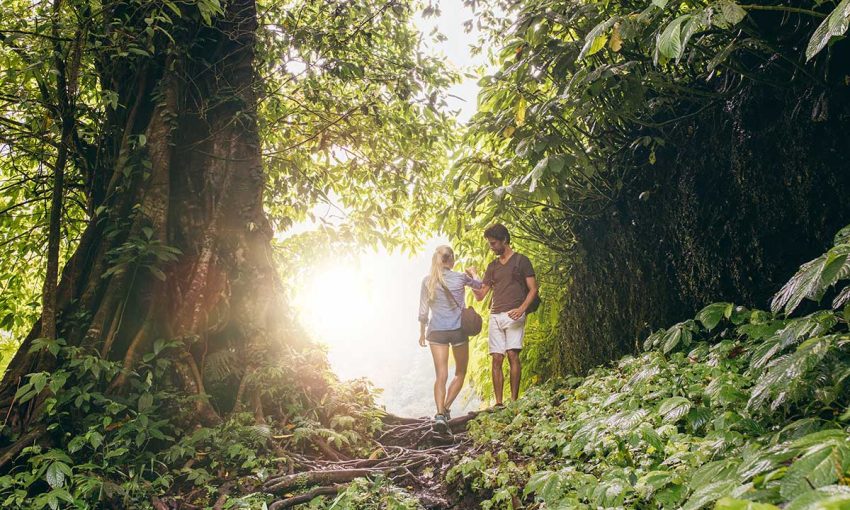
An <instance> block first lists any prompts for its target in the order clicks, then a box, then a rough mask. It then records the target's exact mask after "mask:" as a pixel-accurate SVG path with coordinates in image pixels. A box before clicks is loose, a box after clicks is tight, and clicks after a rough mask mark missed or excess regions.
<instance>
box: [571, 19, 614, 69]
mask: <svg viewBox="0 0 850 510" xmlns="http://www.w3.org/2000/svg"><path fill="white" fill-rule="evenodd" d="M616 21H617V18H609V19H606V20H605V21H603V22H602V23H599V24H598V25H596V26H595V27H593V29H592V30H591V31H590V32H588V34H587V36H586V37H585V38H584V46H582V48H581V52H579V54H578V58H577V60H581V59H583V58H584V57H588V56H590V55H593V54H594V53H596V52H598V51H599V50H601V49H602V48H604V47H605V43H606V42H608V36H607V35H606V34H605V32H606V31H607V30H608V29H609V28H611V27H612V26H614V23H616Z"/></svg>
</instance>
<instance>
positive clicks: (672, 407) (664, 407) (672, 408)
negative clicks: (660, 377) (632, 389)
mask: <svg viewBox="0 0 850 510" xmlns="http://www.w3.org/2000/svg"><path fill="white" fill-rule="evenodd" d="M691 405H692V404H691V401H690V400H688V399H686V398H685V397H670V398H668V399H665V400H664V401H662V402H661V405H660V406H658V414H660V415H661V417H662V420H663V421H665V422H668V423H675V422H677V421H679V420H680V419H681V418H682V417H683V416H685V415H686V414H688V411H690V410H691Z"/></svg>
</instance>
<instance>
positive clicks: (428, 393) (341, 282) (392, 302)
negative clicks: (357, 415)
mask: <svg viewBox="0 0 850 510" xmlns="http://www.w3.org/2000/svg"><path fill="white" fill-rule="evenodd" d="M441 4H442V5H441V10H442V13H441V15H440V17H439V18H429V19H427V20H423V19H421V17H420V18H419V19H417V21H416V23H417V26H418V27H419V28H420V30H421V31H422V33H423V34H425V40H426V41H428V43H427V48H428V51H430V52H432V53H433V54H435V55H439V56H442V57H444V58H445V59H446V60H447V61H448V62H449V63H450V64H451V65H453V66H454V67H456V68H457V69H459V70H462V69H468V68H471V67H472V66H477V65H481V64H482V57H480V56H477V57H476V58H473V57H472V56H471V55H470V51H469V44H470V42H472V41H475V40H476V39H477V35H476V34H475V33H472V34H467V33H465V32H464V29H463V22H464V21H465V20H467V19H469V18H471V16H472V13H471V11H470V10H468V9H466V8H465V7H463V5H462V2H460V1H457V0H449V1H443V2H441ZM435 26H437V27H439V30H440V32H442V33H443V35H444V36H445V37H446V40H445V41H439V42H437V41H432V40H431V38H430V36H429V34H430V33H431V31H432V29H433V28H434V27H435ZM449 93H450V94H451V95H452V96H456V97H455V98H450V101H451V102H450V104H451V108H452V109H453V110H454V109H456V110H459V113H458V119H459V120H460V121H461V122H466V121H467V120H469V118H470V117H471V116H472V114H473V113H475V108H476V102H477V96H478V85H477V83H476V80H475V79H470V78H465V79H464V81H463V82H462V83H460V84H459V85H456V86H454V87H452V89H450V91H449ZM309 228H310V227H309V225H296V226H295V227H294V228H293V229H292V232H297V231H303V230H307V229H309ZM440 244H448V242H447V240H445V239H438V238H435V239H432V240H431V241H429V242H428V243H426V245H425V246H424V247H423V248H422V250H421V251H420V252H419V253H418V254H417V255H416V256H415V257H412V258H411V257H408V256H407V255H405V254H402V253H395V254H391V253H388V252H387V251H386V250H383V249H382V250H378V251H377V252H373V253H368V254H365V255H363V256H360V257H352V258H351V259H347V260H342V261H339V262H338V263H336V264H334V265H333V266H327V267H318V268H313V269H314V274H313V277H312V278H311V279H310V281H311V284H310V285H309V287H308V288H307V289H305V290H304V291H303V292H300V293H299V294H298V296H297V298H296V303H295V305H296V307H297V308H298V309H299V310H300V315H301V320H302V322H303V323H304V325H305V326H306V327H307V329H308V330H309V331H310V332H311V333H312V334H313V336H314V338H315V339H316V340H318V341H321V342H323V343H326V344H327V345H328V349H329V352H328V357H329V359H330V362H331V364H332V366H333V368H334V370H335V371H336V373H337V374H339V376H340V377H341V378H343V379H351V378H357V377H367V378H369V379H370V380H371V381H372V382H373V383H374V384H375V385H376V386H377V387H378V388H381V389H382V390H383V394H382V397H381V402H382V403H383V404H384V405H385V406H386V407H387V409H388V410H389V411H390V412H392V413H395V414H399V415H404V416H425V415H433V414H434V412H435V409H434V401H433V389H432V385H433V382H434V368H433V363H432V361H431V355H430V351H429V350H428V349H427V348H422V347H420V346H419V344H418V342H417V340H418V338H419V323H418V322H417V312H418V306H419V289H420V285H421V282H422V278H423V277H424V276H425V275H426V274H427V272H428V269H429V264H430V262H431V254H432V253H433V251H434V249H435V248H436V247H437V246H438V245H440ZM459 258H460V259H461V261H459V263H458V266H459V267H461V268H462V267H463V266H462V259H463V254H462V253H461V254H459ZM326 310H334V319H333V320H328V315H327V314H326V313H323V311H326ZM452 372H453V368H452V367H451V366H450V372H449V374H450V377H451V374H452ZM477 407H478V400H477V399H476V398H475V396H474V395H472V394H471V392H469V387H468V382H467V385H466V388H465V391H464V392H463V393H461V398H459V399H458V402H457V403H455V404H454V405H453V406H452V412H453V413H454V415H455V416H457V415H459V414H461V413H463V412H464V411H465V410H468V409H475V408H477Z"/></svg>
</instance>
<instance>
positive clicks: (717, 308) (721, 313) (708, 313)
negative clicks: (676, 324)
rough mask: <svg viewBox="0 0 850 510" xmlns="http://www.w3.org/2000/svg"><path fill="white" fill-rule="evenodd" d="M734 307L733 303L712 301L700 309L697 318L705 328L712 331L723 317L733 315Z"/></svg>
mask: <svg viewBox="0 0 850 510" xmlns="http://www.w3.org/2000/svg"><path fill="white" fill-rule="evenodd" d="M733 308H734V305H732V303H712V304H710V305H708V306H706V307H705V308H703V309H702V310H700V311H699V313H698V314H697V317H696V318H697V320H698V321H700V322H701V323H702V325H703V327H704V328H705V329H707V330H709V331H711V330H712V329H714V328H715V327H717V325H718V324H719V323H720V320H721V319H723V318H724V317H726V318H729V317H730V316H731V315H732V309H733Z"/></svg>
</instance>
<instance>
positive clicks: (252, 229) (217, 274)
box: [0, 0, 285, 433]
mask: <svg viewBox="0 0 850 510" xmlns="http://www.w3.org/2000/svg"><path fill="white" fill-rule="evenodd" d="M118 9H119V8H116V11H115V12H111V13H108V14H107V15H106V18H105V20H104V23H107V24H108V23H109V22H110V21H111V20H114V19H119V17H121V19H122V20H127V19H130V20H132V19H133V18H132V16H133V15H134V14H133V13H128V12H119V10H118ZM224 9H225V12H224V15H223V16H221V19H219V20H217V21H214V22H213V23H212V26H208V25H206V24H204V23H203V22H202V21H201V20H200V17H199V16H197V13H196V12H195V13H189V12H184V16H183V17H182V18H178V19H177V20H176V21H175V24H176V25H175V27H174V30H173V31H172V34H173V36H174V40H173V41H172V40H170V39H168V38H162V39H157V45H158V46H157V51H156V53H155V54H154V55H153V56H151V57H149V58H137V57H133V56H131V57H127V59H115V58H112V59H109V58H104V59H103V61H101V62H99V72H100V73H101V81H102V87H103V88H104V89H107V90H114V91H117V92H118V94H119V104H120V105H121V107H119V108H117V109H115V110H114V111H112V112H111V113H110V114H109V117H108V119H107V125H106V126H105V129H103V132H104V133H105V136H104V139H103V140H102V143H101V144H100V147H99V148H98V150H99V153H98V155H97V159H96V161H97V165H96V166H93V168H94V172H93V173H92V174H91V175H90V176H89V178H88V183H89V189H88V193H89V200H90V204H89V206H90V210H91V211H93V212H94V213H95V214H93V218H92V220H91V221H90V222H89V224H88V226H87V228H86V229H85V232H84V234H83V236H82V238H81V240H80V243H79V247H78V249H77V251H76V253H75V254H74V255H73V257H72V258H71V260H70V261H69V263H68V264H67V266H66V267H65V268H64V271H63V274H62V276H61V280H60V283H59V288H58V292H57V308H58V312H59V314H58V315H59V318H60V319H59V325H58V336H60V337H62V338H63V339H64V340H65V342H67V344H68V345H72V346H82V347H86V348H88V349H92V350H95V351H97V352H99V353H100V354H101V355H102V356H103V357H104V358H108V359H111V360H119V361H122V362H123V366H124V368H125V372H123V373H122V374H120V375H118V376H117V377H116V378H115V379H114V380H113V381H111V382H110V384H109V388H108V391H112V392H120V391H122V389H123V386H124V384H125V383H126V381H127V374H128V371H130V370H132V369H133V367H134V366H135V365H136V363H137V362H138V360H139V359H140V358H141V356H142V355H143V354H145V353H146V352H149V351H150V350H151V347H152V345H153V343H154V342H155V341H156V340H157V339H167V340H177V341H179V342H180V345H181V347H180V349H181V350H182V353H181V354H180V355H179V356H177V361H176V365H175V366H176V370H175V373H174V380H175V381H174V382H175V384H177V386H178V387H179V388H181V389H182V390H183V391H185V392H187V393H188V394H198V395H203V394H205V393H206V392H205V388H204V379H203V377H202V374H203V371H204V363H205V362H206V360H207V359H209V358H210V356H213V355H215V353H217V352H218V353H220V352H222V351H225V350H226V351H227V352H228V353H231V354H232V355H233V356H235V357H236V358H237V363H238V364H239V366H240V367H242V369H241V370H240V371H239V377H238V378H237V379H236V380H235V381H233V383H232V384H230V385H229V386H232V387H233V388H232V391H229V392H225V393H221V394H219V395H216V396H214V398H209V399H205V398H200V399H196V400H195V401H196V404H195V405H196V407H197V409H196V410H195V411H196V412H195V413H194V414H195V416H196V417H197V419H198V421H199V422H201V423H206V424H209V423H215V422H217V421H218V420H220V418H221V416H223V415H224V414H226V413H229V412H232V411H234V410H240V409H244V408H245V407H246V406H248V408H249V409H250V410H252V411H254V412H255V413H256V415H257V417H258V419H262V417H263V414H264V413H263V409H262V402H261V400H260V397H259V394H258V393H257V392H256V391H254V388H253V387H252V386H251V385H250V384H248V383H247V379H246V374H250V373H251V369H252V368H257V367H259V366H260V365H261V364H263V363H268V360H272V359H274V358H275V357H276V356H275V354H279V351H280V349H281V346H282V343H281V342H282V340H281V336H280V335H281V327H280V326H281V324H282V321H284V320H285V315H284V314H285V308H284V306H283V302H282V300H281V296H282V294H281V292H280V290H279V280H278V278H277V275H276V272H275V269H274V266H273V263H272V257H271V247H270V242H269V241H270V238H271V236H272V231H271V228H270V226H269V223H268V221H267V219H266V216H265V214H264V211H263V204H262V191H263V185H264V180H263V169H262V165H261V157H260V142H259V135H258V128H257V119H256V107H257V84H258V80H257V79H256V74H255V71H254V67H253V62H254V43H255V31H256V28H257V20H256V9H255V5H254V1H253V0H232V1H230V2H228V3H227V4H226V6H225V8H224ZM110 16H111V19H110ZM125 22H126V21H125ZM137 22H138V23H142V20H137ZM107 26H108V25H107ZM172 248H173V249H172ZM175 249H176V250H175ZM178 250H179V251H178ZM174 254H176V257H174ZM40 336H42V332H41V329H40V323H37V324H35V326H34V327H33V330H32V332H31V333H30V335H29V336H28V338H27V339H26V341H25V342H24V344H23V345H22V347H21V348H20V350H19V352H18V353H17V355H16V356H15V357H14V359H13V360H12V362H11V364H10V365H9V368H8V370H7V372H6V374H5V377H4V380H3V386H2V389H1V390H0V391H2V396H0V402H2V407H3V409H2V412H3V415H4V416H8V418H7V422H6V423H7V426H9V427H11V429H10V430H12V431H16V432H18V433H27V432H28V431H31V430H35V429H36V428H37V426H38V421H39V420H40V418H41V415H42V413H41V407H42V404H43V402H44V396H41V397H40V398H35V399H33V400H30V401H29V402H27V403H26V404H23V405H17V404H16V403H15V402H14V398H13V396H14V394H15V390H16V387H17V386H18V385H19V384H20V381H21V380H22V378H23V377H24V376H25V375H26V374H28V373H30V372H34V371H50V370H51V369H53V368H54V365H55V363H56V361H55V357H54V356H53V355H52V354H50V353H49V352H46V351H44V350H37V351H34V352H30V351H31V349H30V348H31V346H32V343H33V341H34V340H35V339H36V338H39V337H40ZM275 351H278V352H277V353H276V352H275ZM240 378H241V381H240V380H239V379H240ZM7 432H8V430H7Z"/></svg>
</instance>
